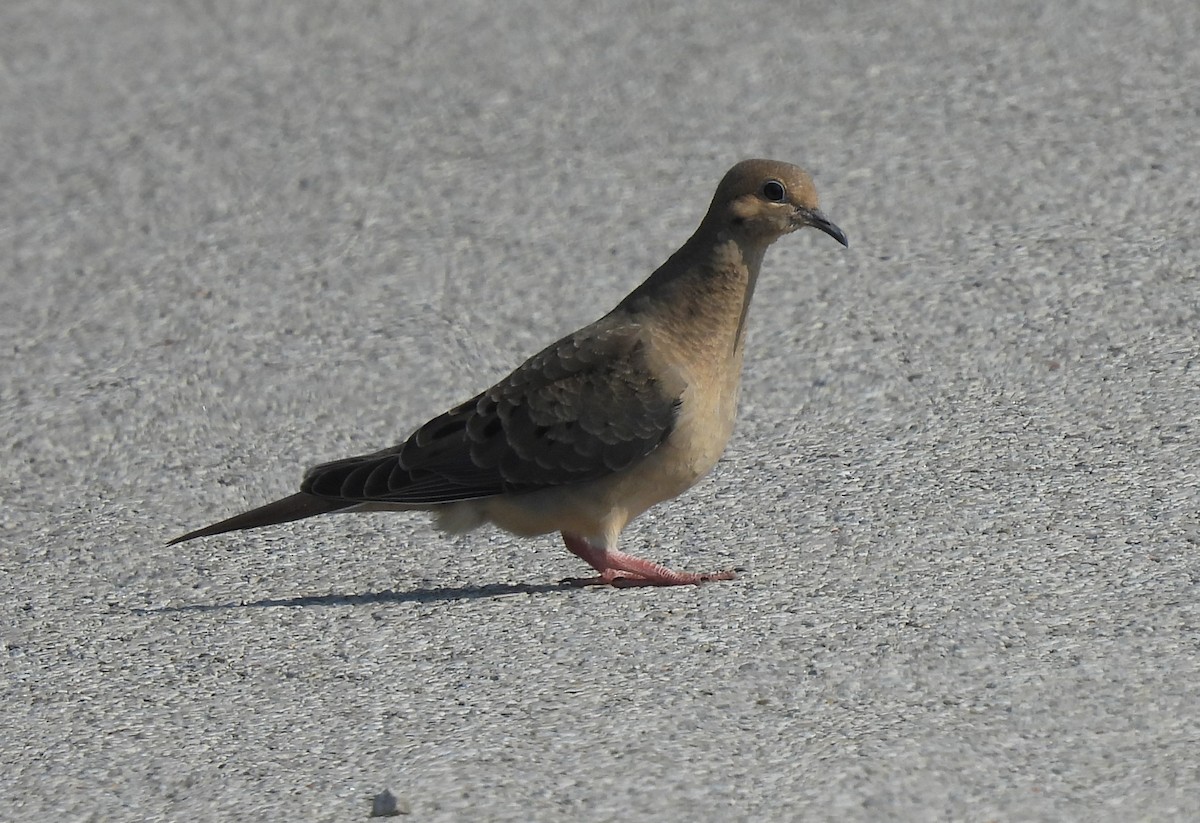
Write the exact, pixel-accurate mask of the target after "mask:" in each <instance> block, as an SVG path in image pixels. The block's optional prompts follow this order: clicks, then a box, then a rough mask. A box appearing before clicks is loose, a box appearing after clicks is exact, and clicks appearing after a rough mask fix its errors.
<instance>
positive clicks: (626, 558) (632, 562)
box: [563, 532, 736, 588]
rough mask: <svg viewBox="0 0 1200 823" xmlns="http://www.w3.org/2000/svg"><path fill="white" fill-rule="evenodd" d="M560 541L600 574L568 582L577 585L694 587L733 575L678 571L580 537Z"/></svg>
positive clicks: (571, 536) (727, 572)
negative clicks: (593, 543) (596, 544)
mask: <svg viewBox="0 0 1200 823" xmlns="http://www.w3.org/2000/svg"><path fill="white" fill-rule="evenodd" d="M563 542H564V543H566V544H567V549H569V550H570V551H571V553H572V554H574V555H576V556H578V557H579V558H581V559H582V560H583V562H585V563H587V564H588V565H589V566H591V567H592V568H593V569H595V570H596V571H598V572H600V574H599V576H597V577H582V578H570V579H569V580H568V581H567V582H569V583H572V584H573V585H576V586H616V587H618V588H632V587H634V586H694V585H697V584H700V583H711V582H713V581H714V580H732V579H733V578H734V577H735V576H736V575H735V574H734V573H733V572H732V571H723V572H712V573H711V574H696V573H694V572H677V571H674V570H673V569H668V568H667V567H666V566H661V565H659V564H658V563H654V562H652V561H650V560H644V559H642V558H640V557H634V556H633V555H632V554H625V552H620V551H616V550H615V549H605V548H603V547H601V546H593V545H592V544H591V543H589V542H588V541H587V540H585V539H584V538H582V537H580V536H579V535H575V534H567V533H566V532H563Z"/></svg>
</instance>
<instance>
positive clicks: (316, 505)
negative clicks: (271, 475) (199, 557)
mask: <svg viewBox="0 0 1200 823" xmlns="http://www.w3.org/2000/svg"><path fill="white" fill-rule="evenodd" d="M354 505H357V504H355V503H347V502H345V501H343V500H330V499H328V498H325V497H317V496H316V495H315V494H305V493H304V492H299V493H297V494H293V495H292V496H291V497H285V498H283V499H281V500H276V501H274V502H272V503H268V504H267V505H265V506H259V507H258V508H257V509H251V510H250V511H248V512H242V513H241V514H235V515H234V516H233V517H230V518H229V519H227V520H222V521H221V522H220V523H213V524H212V525H211V526H205V527H204V528H202V529H196V530H195V531H194V532H188V533H187V534H184V535H180V536H179V537H176V538H175V539H174V540H172V541H171V542H169V543H167V545H168V546H174V545H175V544H176V543H182V542H183V541H185V540H194V539H195V538H197V537H209V536H210V535H214V534H222V533H224V532H232V531H240V530H242V529H257V528H259V527H261V526H274V525H275V524H276V523H288V522H290V521H292V520H303V519H304V518H306V517H312V516H314V515H318V514H326V513H328V512H335V511H338V510H339V509H346V508H350V507H351V506H354Z"/></svg>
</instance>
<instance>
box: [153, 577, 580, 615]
mask: <svg viewBox="0 0 1200 823" xmlns="http://www.w3.org/2000/svg"><path fill="white" fill-rule="evenodd" d="M578 588H579V587H578V586H577V585H576V584H574V583H572V582H571V581H569V580H564V581H562V582H560V583H536V584H530V583H489V584H487V585H484V586H442V587H438V588H433V589H412V590H411V591H406V592H398V591H393V590H391V589H387V590H384V591H381V592H363V593H362V594H313V595H300V596H297V597H267V598H263V599H261V600H249V601H247V600H240V601H238V602H236V603H191V604H188V605H186V606H162V607H159V608H132V609H130V610H129V611H130V612H132V613H133V614H139V615H152V614H171V613H174V612H213V611H224V610H226V609H270V608H288V607H301V606H367V605H373V604H378V603H440V602H445V601H449V600H482V599H484V598H489V597H507V596H510V595H516V594H527V595H530V594H549V593H551V592H563V591H577V590H578Z"/></svg>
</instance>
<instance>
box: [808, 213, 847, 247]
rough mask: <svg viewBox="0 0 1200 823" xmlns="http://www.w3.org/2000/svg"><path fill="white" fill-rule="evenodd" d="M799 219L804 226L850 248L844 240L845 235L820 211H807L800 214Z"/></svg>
mask: <svg viewBox="0 0 1200 823" xmlns="http://www.w3.org/2000/svg"><path fill="white" fill-rule="evenodd" d="M800 217H801V219H802V220H803V221H804V223H805V224H807V225H809V226H812V227H813V228H814V229H820V230H821V231H823V232H825V233H826V234H828V235H829V236H830V237H832V238H833V239H834V240H836V241H838V242H839V243H841V244H842V245H843V246H845V247H846V248H850V243H849V241H847V240H846V233H845V232H844V231H842V230H841V229H839V228H838V227H837V226H835V225H834V224H833V221H831V220H830V219H829V218H828V217H826V216H825V215H824V214H823V213H822V212H821V210H820V209H807V210H805V211H802V212H801V213H800Z"/></svg>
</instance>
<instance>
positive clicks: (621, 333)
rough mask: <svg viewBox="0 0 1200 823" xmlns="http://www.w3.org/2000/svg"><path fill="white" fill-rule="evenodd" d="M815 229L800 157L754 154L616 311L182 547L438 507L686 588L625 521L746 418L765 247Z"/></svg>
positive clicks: (464, 526) (684, 476)
mask: <svg viewBox="0 0 1200 823" xmlns="http://www.w3.org/2000/svg"><path fill="white" fill-rule="evenodd" d="M805 226H812V227H813V228H816V229H820V230H821V231H823V232H825V233H826V234H828V235H829V236H830V237H832V238H833V239H835V240H837V241H838V242H839V243H841V244H842V245H847V242H846V235H845V234H844V233H843V232H842V230H841V229H839V228H838V227H837V226H835V225H834V224H833V223H832V222H830V221H829V219H828V218H826V217H825V215H824V214H822V213H821V212H820V211H819V210H818V209H817V192H816V190H815V189H814V188H813V183H812V180H811V178H810V177H809V176H808V175H807V174H806V173H805V172H804V171H803V170H802V169H799V168H797V167H796V166H793V165H790V164H788V163H781V162H777V161H772V160H745V161H743V162H741V163H738V164H737V165H736V166H734V167H733V168H732V169H730V170H729V172H728V173H727V174H726V175H725V177H724V178H723V179H722V180H721V183H720V185H718V186H717V191H716V195H715V196H714V197H713V201H712V205H711V206H710V207H709V209H708V213H707V214H706V215H705V217H704V220H703V221H702V222H701V223H700V227H699V228H698V229H697V230H696V233H695V234H693V235H692V237H691V239H690V240H688V241H687V242H686V243H684V245H683V247H682V248H681V249H679V251H677V252H675V254H673V255H671V257H670V259H668V260H667V262H665V263H663V265H662V266H660V267H659V268H658V270H657V271H655V272H654V273H653V274H651V275H650V277H649V278H648V279H647V280H646V281H645V282H644V283H642V284H641V285H640V286H638V287H637V288H636V289H634V290H633V292H632V293H631V294H630V295H629V296H628V297H626V298H625V299H624V300H622V301H621V302H620V304H618V305H617V307H616V308H615V309H613V310H612V311H610V312H609V313H608V314H606V315H604V317H602V318H600V319H599V320H597V321H596V322H595V323H592V324H591V325H589V326H585V327H584V328H582V329H580V330H579V331H577V332H574V333H573V334H569V335H567V336H566V337H564V338H562V339H561V340H559V341H558V342H556V343H553V344H551V345H550V346H549V347H548V348H546V349H544V350H543V351H542V352H540V353H539V354H536V355H534V356H533V357H531V358H530V359H529V360H527V361H525V362H524V363H523V364H522V365H521V366H520V367H518V368H517V369H516V371H514V372H513V373H512V374H510V375H508V377H505V378H504V379H503V380H501V381H500V382H499V383H497V384H496V385H494V386H492V387H491V388H490V389H488V390H487V391H485V392H483V393H482V394H479V395H477V396H475V397H473V398H471V399H470V400H468V401H467V402H466V403H463V404H462V405H460V406H456V407H455V408H453V409H451V410H450V411H448V412H446V413H445V414H443V415H441V416H440V417H435V418H434V419H432V420H430V421H429V422H428V423H426V424H425V425H424V426H421V427H420V428H419V429H417V430H416V432H415V433H414V434H413V435H412V436H411V437H409V438H408V439H407V440H405V441H404V442H403V443H401V444H399V445H397V446H393V447H391V448H388V449H384V450H383V451H378V452H374V453H373V454H366V455H361V456H358V457H348V458H346V459H344V460H335V461H333V462H332V463H324V464H321V465H319V466H316V467H314V468H312V469H309V470H308V472H307V473H306V474H305V475H304V480H303V482H302V483H301V485H300V491H299V492H298V493H297V494H293V495H291V496H290V497H285V498H283V499H281V500H276V501H275V502H273V503H268V504H266V505H265V506H261V507H260V508H257V509H253V510H252V511H248V512H245V513H244V514H239V515H237V516H235V517H231V518H229V519H228V520H223V521H221V522H220V523H215V524H213V525H211V526H206V527H205V528H203V529H198V530H196V531H193V532H189V533H188V534H185V535H183V536H181V537H177V538H175V539H174V540H172V541H171V544H175V543H179V542H182V541H184V540H191V539H193V538H196V537H206V536H208V535H213V534H220V533H222V532H227V531H234V530H237V529H254V528H258V527H260V526H269V525H273V524H275V523H286V522H288V521H290V520H299V519H301V518H305V517H312V516H313V515H317V514H325V513H328V512H350V511H357V512H362V511H385V510H386V511H395V510H404V511H407V510H426V511H431V512H434V513H435V514H436V515H437V521H438V525H439V526H440V527H441V528H442V529H444V530H446V531H448V532H452V533H460V532H465V531H468V530H470V529H473V528H475V527H477V526H480V525H482V524H484V523H493V524H495V525H497V526H499V527H500V528H502V529H505V530H507V531H509V532H512V533H514V534H517V535H521V536H533V535H540V534H547V533H550V532H555V531H557V532H561V533H562V538H563V541H564V542H565V543H566V546H567V548H568V549H569V550H570V551H571V552H572V553H574V554H576V555H577V556H579V557H580V558H582V559H583V560H584V562H586V563H587V564H588V565H590V566H591V567H592V568H593V569H595V570H596V572H597V573H598V576H595V577H591V578H587V579H583V580H577V581H574V582H577V583H580V584H609V585H617V586H675V585H686V584H695V583H704V582H708V581H712V580H728V579H730V578H732V577H733V576H734V575H733V572H731V571H721V572H714V573H711V574H695V573H691V572H680V571H673V570H671V569H668V568H666V567H665V566H661V565H659V564H657V563H654V562H652V561H649V560H644V559H642V558H639V557H634V556H633V555H630V554H626V553H625V552H622V551H619V550H618V548H617V545H618V539H619V537H620V534H621V530H622V529H624V528H625V526H626V525H627V524H628V523H629V522H630V521H631V520H633V519H634V518H635V517H637V516H638V515H639V514H641V513H642V512H644V511H646V510H647V509H649V508H650V507H651V506H653V505H655V504H656V503H661V502H663V501H665V500H669V499H671V498H673V497H675V496H676V495H678V494H680V493H682V492H684V491H685V490H687V489H688V488H690V487H691V486H692V485H693V484H695V483H696V481H697V480H699V479H700V478H701V477H703V476H704V475H705V474H707V473H708V471H709V470H710V469H712V467H713V466H714V465H715V464H716V462H717V459H718V458H719V457H720V456H721V453H722V452H723V451H724V450H725V444H726V442H727V441H728V440H729V436H730V433H731V432H732V431H733V422H734V417H735V415H736V412H737V402H738V387H739V384H740V382H741V371H742V354H743V346H744V342H745V337H746V312H747V309H748V308H749V306H750V298H751V296H752V295H753V293H754V285H755V282H756V281H757V279H758V273H759V269H760V268H761V266H762V260H763V254H764V253H765V252H766V250H767V247H768V246H769V245H771V243H773V242H774V241H775V240H777V239H779V238H780V237H782V236H783V235H785V234H788V233H790V232H793V231H796V230H797V229H800V228H803V227H805Z"/></svg>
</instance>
